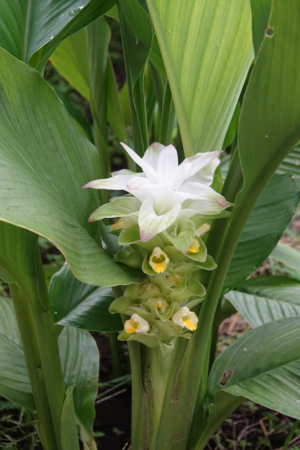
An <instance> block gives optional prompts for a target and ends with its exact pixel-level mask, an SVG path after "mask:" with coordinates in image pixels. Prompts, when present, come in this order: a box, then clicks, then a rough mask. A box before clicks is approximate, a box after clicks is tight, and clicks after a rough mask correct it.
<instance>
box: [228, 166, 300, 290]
mask: <svg viewBox="0 0 300 450" xmlns="http://www.w3.org/2000/svg"><path fill="white" fill-rule="evenodd" d="M298 192H299V186H298V185H297V183H296V182H295V180H294V179H293V178H292V177H291V175H289V174H286V175H277V174H276V175H274V177H273V178H272V179H271V181H270V182H269V184H268V186H267V187H266V189H265V190H264V191H263V193H262V195H261V197H260V198H259V200H258V202H257V204H256V205H255V207H254V209H253V211H252V213H251V215H250V217H249V219H248V221H247V224H246V226H245V228H244V230H243V232H242V235H241V237H240V240H239V243H238V245H237V247H236V249H235V252H234V255H233V258H232V260H231V263H230V267H229V270H228V272H227V276H226V280H225V283H224V287H223V292H228V290H231V289H233V288H234V287H236V286H237V285H239V284H240V283H241V282H242V281H244V280H245V279H246V278H247V277H248V276H249V275H250V274H251V273H252V272H254V271H255V270H256V269H257V267H259V266H260V265H261V264H262V263H263V261H264V260H265V259H266V258H267V257H268V255H269V254H270V253H271V251H272V250H273V249H274V247H275V246H276V244H277V242H278V241H279V239H280V238H281V236H282V234H283V232H284V230H285V229H286V228H287V227H288V225H289V223H290V222H291V220H292V218H293V216H294V214H295V211H296V207H297V204H298V201H299V197H298ZM234 214H235V213H234ZM236 214H237V212H236Z"/></svg>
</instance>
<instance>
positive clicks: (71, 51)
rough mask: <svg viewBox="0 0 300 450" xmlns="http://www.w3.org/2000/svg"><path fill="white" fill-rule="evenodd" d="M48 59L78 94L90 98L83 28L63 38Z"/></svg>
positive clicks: (89, 79) (85, 41) (87, 60)
mask: <svg viewBox="0 0 300 450" xmlns="http://www.w3.org/2000/svg"><path fill="white" fill-rule="evenodd" d="M50 61H51V63H52V64H53V66H54V67H55V69H56V70H57V71H58V72H59V73H60V74H61V75H62V76H63V77H64V78H65V79H66V80H67V81H68V82H69V83H70V85H71V86H73V88H74V89H76V91H78V92H79V94H81V95H82V96H83V97H85V98H86V99H87V100H90V87H91V73H90V65H89V57H88V48H87V37H86V30H85V29H82V30H80V31H78V32H77V33H74V34H72V36H69V37H68V38H67V39H65V40H64V41H63V42H62V43H61V44H60V45H59V46H58V47H57V49H56V50H55V52H54V53H53V55H51V58H50Z"/></svg>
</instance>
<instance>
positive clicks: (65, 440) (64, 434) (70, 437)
mask: <svg viewBox="0 0 300 450" xmlns="http://www.w3.org/2000/svg"><path fill="white" fill-rule="evenodd" d="M60 445H61V450H70V449H72V450H73V449H74V450H80V447H79V442H78V432H77V424H76V415H75V409H74V401H73V388H72V387H69V388H68V390H67V392H66V398H65V401H64V404H63V407H62V411H61V419H60Z"/></svg>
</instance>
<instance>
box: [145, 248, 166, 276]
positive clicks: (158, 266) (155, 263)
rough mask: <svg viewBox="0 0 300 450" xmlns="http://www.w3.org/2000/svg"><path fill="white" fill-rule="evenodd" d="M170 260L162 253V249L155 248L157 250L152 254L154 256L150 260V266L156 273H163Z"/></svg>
mask: <svg viewBox="0 0 300 450" xmlns="http://www.w3.org/2000/svg"><path fill="white" fill-rule="evenodd" d="M169 262H170V260H169V258H168V256H167V255H166V253H165V252H163V251H162V249H161V248H159V247H155V249H154V250H153V252H152V255H151V256H150V259H149V264H150V266H151V267H152V269H153V270H154V272H156V273H163V272H164V271H165V270H166V268H167V266H168V264H169Z"/></svg>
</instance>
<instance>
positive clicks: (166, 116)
mask: <svg viewBox="0 0 300 450" xmlns="http://www.w3.org/2000/svg"><path fill="white" fill-rule="evenodd" d="M174 118H175V108H174V104H173V100H172V93H171V89H170V85H169V82H168V80H167V81H166V87H165V93H164V102H163V108H162V115H161V124H160V133H159V142H160V143H161V144H163V145H169V144H171V140H172V132H173V124H174Z"/></svg>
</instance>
